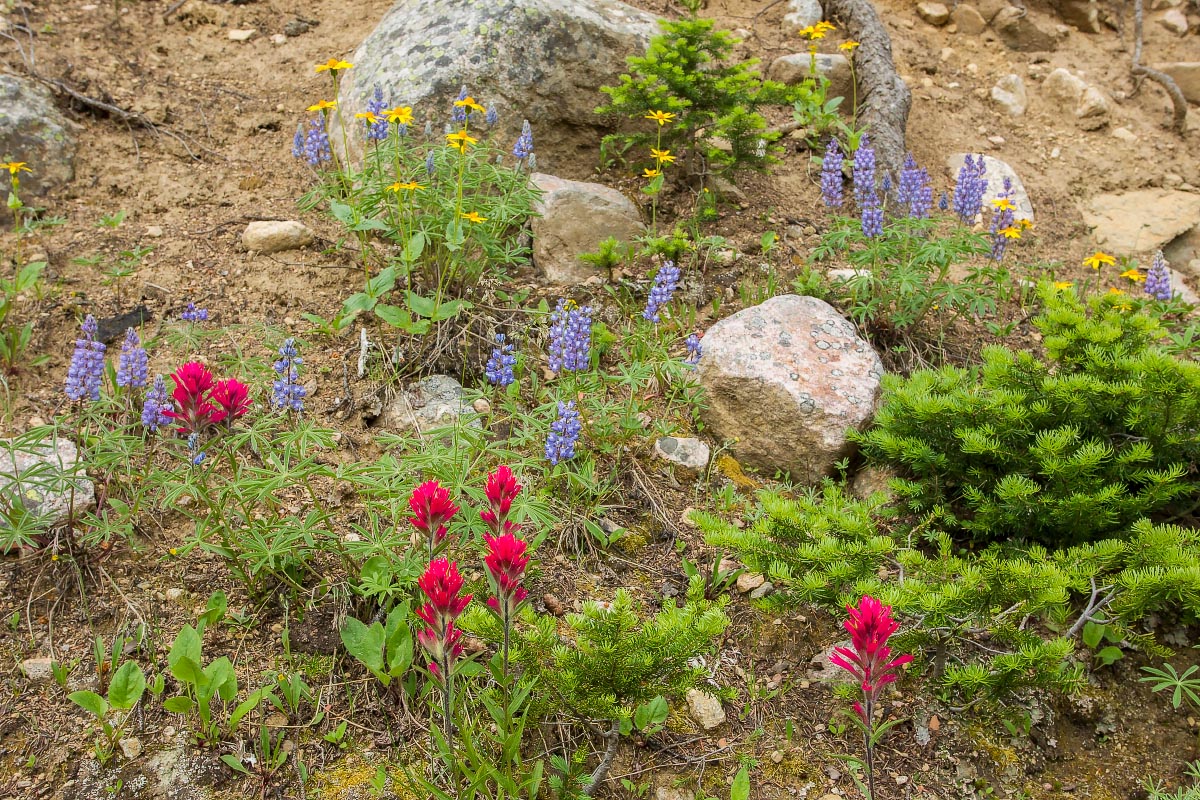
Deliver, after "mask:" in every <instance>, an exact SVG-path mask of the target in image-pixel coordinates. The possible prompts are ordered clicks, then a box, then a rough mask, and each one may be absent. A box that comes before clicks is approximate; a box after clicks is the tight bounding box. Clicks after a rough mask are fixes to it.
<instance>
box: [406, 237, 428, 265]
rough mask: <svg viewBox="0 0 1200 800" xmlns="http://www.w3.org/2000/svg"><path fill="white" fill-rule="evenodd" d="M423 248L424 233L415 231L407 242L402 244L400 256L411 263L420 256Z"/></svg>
mask: <svg viewBox="0 0 1200 800" xmlns="http://www.w3.org/2000/svg"><path fill="white" fill-rule="evenodd" d="M424 250H425V234H424V232H423V231H417V232H415V233H414V234H413V235H412V236H410V237H409V238H408V243H407V244H405V245H404V252H403V253H401V255H400V258H401V259H403V260H404V261H405V262H406V263H408V264H411V263H413V262H414V261H416V260H417V259H418V258H420V257H421V253H422V252H424Z"/></svg>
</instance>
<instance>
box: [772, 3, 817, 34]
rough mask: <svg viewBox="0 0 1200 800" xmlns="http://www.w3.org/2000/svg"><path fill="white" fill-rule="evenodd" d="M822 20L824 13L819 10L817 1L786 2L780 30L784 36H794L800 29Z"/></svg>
mask: <svg viewBox="0 0 1200 800" xmlns="http://www.w3.org/2000/svg"><path fill="white" fill-rule="evenodd" d="M824 18H825V12H824V11H823V10H821V3H820V2H819V0H787V11H786V12H785V13H784V15H783V25H782V28H781V29H782V31H783V34H784V35H785V36H788V37H791V36H795V35H796V31H797V30H799V29H800V28H807V27H810V26H812V25H816V24H817V23H818V22H820V21H821V20H823V19H824Z"/></svg>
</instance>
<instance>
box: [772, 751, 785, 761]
mask: <svg viewBox="0 0 1200 800" xmlns="http://www.w3.org/2000/svg"><path fill="white" fill-rule="evenodd" d="M771 761H772V762H774V763H776V764H778V763H780V762H782V761H783V751H782V750H773V751H771Z"/></svg>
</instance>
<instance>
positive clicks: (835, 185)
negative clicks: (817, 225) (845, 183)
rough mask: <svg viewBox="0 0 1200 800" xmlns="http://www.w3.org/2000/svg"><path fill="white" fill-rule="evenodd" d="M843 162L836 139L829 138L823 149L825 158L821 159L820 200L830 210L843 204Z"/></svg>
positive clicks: (843, 158)
mask: <svg viewBox="0 0 1200 800" xmlns="http://www.w3.org/2000/svg"><path fill="white" fill-rule="evenodd" d="M845 160H846V159H845V157H844V156H843V155H842V149H841V148H840V147H838V141H837V139H836V138H835V137H832V136H831V137H830V138H829V144H828V145H827V146H826V147H825V157H824V158H823V159H821V199H822V200H824V201H825V205H827V206H829V207H830V208H840V207H841V205H842V203H843V202H845V198H844V197H843V196H842V162H844V161H845Z"/></svg>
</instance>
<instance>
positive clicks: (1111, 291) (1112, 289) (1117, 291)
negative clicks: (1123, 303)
mask: <svg viewBox="0 0 1200 800" xmlns="http://www.w3.org/2000/svg"><path fill="white" fill-rule="evenodd" d="M1108 293H1109V294H1125V290H1124V289H1118V288H1117V287H1115V286H1110V287H1108Z"/></svg>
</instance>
